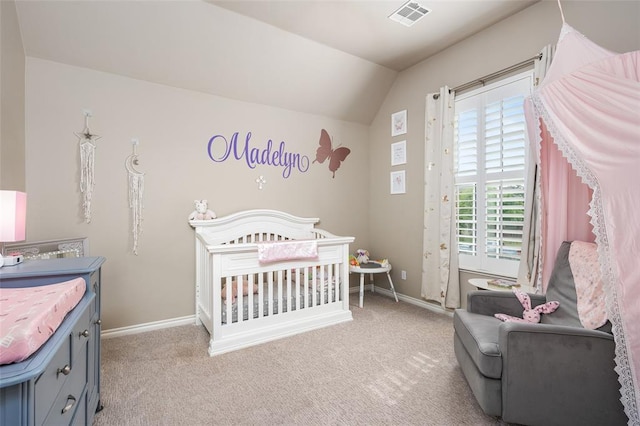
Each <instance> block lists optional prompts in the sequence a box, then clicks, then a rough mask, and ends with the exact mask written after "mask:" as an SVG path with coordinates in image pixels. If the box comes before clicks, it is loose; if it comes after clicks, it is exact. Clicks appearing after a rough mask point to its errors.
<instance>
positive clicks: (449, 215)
mask: <svg viewBox="0 0 640 426" xmlns="http://www.w3.org/2000/svg"><path fill="white" fill-rule="evenodd" d="M453 101H454V94H453V93H449V88H448V87H446V86H445V87H442V88H441V89H440V92H439V93H430V94H429V95H427V101H426V102H427V105H426V123H425V172H424V173H425V177H424V191H425V193H424V199H425V209H424V230H423V241H424V243H423V244H424V250H423V259H422V297H423V298H425V299H427V300H434V301H437V302H438V303H440V304H441V305H442V307H444V308H458V307H460V278H459V274H458V243H457V239H456V218H455V205H454V203H455V186H454V174H453V172H454V170H453V166H454V162H453V161H454V159H453V153H454V149H453V148H454V147H453V138H454V112H455V111H454V102H453Z"/></svg>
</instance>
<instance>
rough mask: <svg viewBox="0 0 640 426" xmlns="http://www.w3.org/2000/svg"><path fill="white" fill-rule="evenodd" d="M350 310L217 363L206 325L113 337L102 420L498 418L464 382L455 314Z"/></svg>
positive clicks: (400, 306) (372, 302) (376, 306)
mask: <svg viewBox="0 0 640 426" xmlns="http://www.w3.org/2000/svg"><path fill="white" fill-rule="evenodd" d="M352 303H354V302H353V301H352ZM351 310H352V312H353V316H354V320H353V321H351V322H348V323H345V324H339V325H336V326H331V327H327V328H324V329H320V330H316V331H312V332H308V333H304V334H300V335H296V336H293V337H289V338H286V339H281V340H277V341H275V342H270V343H266V344H263V345H259V346H254V347H251V348H247V349H243V350H240V351H235V352H231V353H228V354H223V355H218V356H216V357H213V358H211V357H209V356H208V354H207V344H208V338H209V335H208V333H207V331H206V330H205V329H204V327H198V326H181V327H174V328H170V329H165V330H159V331H152V332H148V333H143V334H137V335H133V336H125V337H118V338H113V339H105V340H103V342H102V350H103V352H102V402H103V403H104V405H105V408H104V410H103V411H102V412H100V413H98V414H97V416H96V421H95V423H94V424H95V425H97V426H100V425H263V424H279V425H492V424H497V423H498V422H497V421H496V420H495V419H493V418H491V417H489V416H486V415H484V414H483V413H482V411H481V409H480V408H479V406H478V405H477V403H476V401H475V399H474V397H473V395H472V394H471V391H470V390H469V387H468V386H467V383H466V381H465V379H464V377H463V376H462V372H461V371H460V369H459V367H458V364H457V362H456V359H455V356H454V353H453V341H452V338H453V327H452V318H451V317H450V316H447V315H444V314H437V313H434V312H431V311H428V310H425V309H422V308H419V307H416V306H413V305H410V304H407V303H404V302H400V303H396V302H395V301H393V299H390V298H387V297H385V296H380V295H377V294H372V293H369V292H368V293H367V294H366V296H365V302H364V308H363V309H360V308H358V307H357V306H352V307H351Z"/></svg>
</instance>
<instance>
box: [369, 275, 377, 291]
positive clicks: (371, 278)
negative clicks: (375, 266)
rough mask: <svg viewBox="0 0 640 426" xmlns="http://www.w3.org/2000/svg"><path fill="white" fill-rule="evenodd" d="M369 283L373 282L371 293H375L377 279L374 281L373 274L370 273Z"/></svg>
mask: <svg viewBox="0 0 640 426" xmlns="http://www.w3.org/2000/svg"><path fill="white" fill-rule="evenodd" d="M369 284H371V293H375V291H376V285H375V281H373V274H369Z"/></svg>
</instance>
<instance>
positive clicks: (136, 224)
mask: <svg viewBox="0 0 640 426" xmlns="http://www.w3.org/2000/svg"><path fill="white" fill-rule="evenodd" d="M131 143H132V145H133V154H131V155H130V156H128V157H127V159H126V160H125V162H124V166H125V168H126V169H127V175H128V181H129V209H130V210H131V232H132V234H133V254H135V255H137V254H138V237H139V236H140V233H141V232H142V197H143V195H144V173H142V172H140V171H138V170H137V169H136V166H138V153H137V149H136V148H137V146H138V143H139V142H138V140H137V139H132V140H131Z"/></svg>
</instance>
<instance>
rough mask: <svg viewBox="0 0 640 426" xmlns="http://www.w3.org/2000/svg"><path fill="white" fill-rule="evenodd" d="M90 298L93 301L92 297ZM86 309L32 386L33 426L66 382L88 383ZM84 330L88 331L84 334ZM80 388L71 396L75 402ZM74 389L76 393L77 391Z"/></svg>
mask: <svg viewBox="0 0 640 426" xmlns="http://www.w3.org/2000/svg"><path fill="white" fill-rule="evenodd" d="M91 297H92V298H93V295H91ZM91 304H93V300H91V303H90V304H89V306H90V305H91ZM89 306H88V305H84V311H83V312H82V315H81V316H80V319H79V320H78V321H77V322H76V324H75V325H74V326H73V329H72V331H71V334H70V335H68V336H67V337H66V338H65V340H64V342H63V344H62V345H61V346H60V348H59V349H58V351H57V352H56V354H55V355H54V357H53V359H52V360H51V363H49V365H48V366H47V368H46V370H45V371H44V373H42V375H41V376H40V377H39V378H38V380H37V381H36V383H35V424H36V425H38V424H40V423H41V422H42V420H43V419H44V418H45V417H46V416H47V413H49V411H50V410H52V408H51V403H52V402H53V401H54V400H55V399H56V397H57V396H58V395H59V394H60V393H61V391H62V390H63V389H69V386H70V385H69V384H67V382H69V381H78V380H79V381H80V382H81V383H82V384H84V383H85V382H86V380H87V341H88V340H89V339H90V338H91V332H92V328H91V327H90V326H89V324H90V322H89V320H90V318H89V310H90V309H89ZM85 330H87V331H88V332H87V333H85ZM85 335H86V337H85ZM82 388H83V386H81V387H80V392H76V393H75V394H74V395H75V396H74V397H75V398H76V399H78V398H80V394H81V392H82ZM74 390H76V391H77V389H74ZM65 400H66V396H65ZM56 404H58V401H56ZM63 407H64V405H63ZM60 409H62V408H60ZM67 424H68V423H67Z"/></svg>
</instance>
